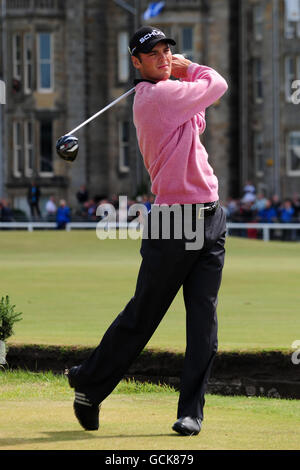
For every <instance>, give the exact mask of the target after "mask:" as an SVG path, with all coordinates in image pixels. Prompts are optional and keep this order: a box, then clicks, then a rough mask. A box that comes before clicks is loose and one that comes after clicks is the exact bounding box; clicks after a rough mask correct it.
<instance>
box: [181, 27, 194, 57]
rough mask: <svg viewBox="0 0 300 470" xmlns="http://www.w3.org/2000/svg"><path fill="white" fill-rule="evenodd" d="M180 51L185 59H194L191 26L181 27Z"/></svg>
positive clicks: (192, 30)
mask: <svg viewBox="0 0 300 470" xmlns="http://www.w3.org/2000/svg"><path fill="white" fill-rule="evenodd" d="M180 51H181V54H183V55H184V56H185V57H186V58H187V59H189V60H191V61H192V62H193V60H194V55H195V54H194V29H193V27H191V26H186V27H184V28H181V39H180Z"/></svg>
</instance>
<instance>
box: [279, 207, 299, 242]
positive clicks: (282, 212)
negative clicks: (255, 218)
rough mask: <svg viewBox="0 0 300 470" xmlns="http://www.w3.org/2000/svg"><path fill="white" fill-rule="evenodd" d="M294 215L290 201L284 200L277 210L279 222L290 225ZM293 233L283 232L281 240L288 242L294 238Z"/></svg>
mask: <svg viewBox="0 0 300 470" xmlns="http://www.w3.org/2000/svg"><path fill="white" fill-rule="evenodd" d="M294 214H295V210H294V208H293V206H292V201H291V200H290V199H285V201H284V202H283V204H282V206H281V207H280V209H279V217H280V222H281V223H282V224H290V223H292V222H293V221H294V220H293V218H294ZM294 235H295V233H294V231H291V230H289V229H287V230H283V235H282V240H284V241H290V240H292V239H293V238H294Z"/></svg>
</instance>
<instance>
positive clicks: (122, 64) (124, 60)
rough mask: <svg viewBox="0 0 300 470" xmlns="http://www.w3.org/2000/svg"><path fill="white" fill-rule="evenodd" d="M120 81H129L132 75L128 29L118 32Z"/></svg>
mask: <svg viewBox="0 0 300 470" xmlns="http://www.w3.org/2000/svg"><path fill="white" fill-rule="evenodd" d="M117 41H118V82H119V83H127V82H128V80H129V77H130V67H129V56H128V44H129V34H128V32H127V31H120V32H119V33H118V39H117Z"/></svg>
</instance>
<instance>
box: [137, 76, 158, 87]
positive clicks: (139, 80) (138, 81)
mask: <svg viewBox="0 0 300 470" xmlns="http://www.w3.org/2000/svg"><path fill="white" fill-rule="evenodd" d="M141 82H148V83H152V84H153V85H156V82H153V80H146V79H145V78H137V79H136V80H134V82H133V83H134V85H138V84H139V83H141Z"/></svg>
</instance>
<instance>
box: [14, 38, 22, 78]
mask: <svg viewBox="0 0 300 470" xmlns="http://www.w3.org/2000/svg"><path fill="white" fill-rule="evenodd" d="M18 38H19V40H20V44H19V47H20V51H19V56H20V58H19V59H18V57H17V48H18V45H17V44H16V40H17V39H18ZM12 48H13V51H12V52H13V54H12V56H13V60H12V62H13V67H12V70H13V79H15V80H19V81H22V34H21V33H13V36H12ZM18 69H19V71H18Z"/></svg>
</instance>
